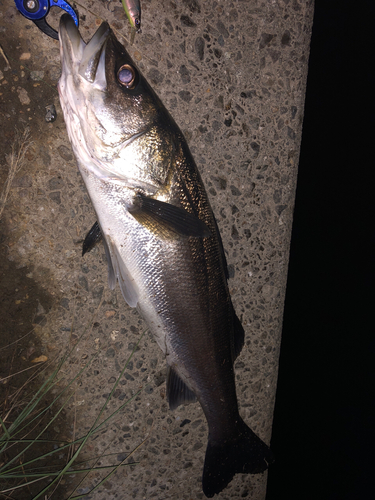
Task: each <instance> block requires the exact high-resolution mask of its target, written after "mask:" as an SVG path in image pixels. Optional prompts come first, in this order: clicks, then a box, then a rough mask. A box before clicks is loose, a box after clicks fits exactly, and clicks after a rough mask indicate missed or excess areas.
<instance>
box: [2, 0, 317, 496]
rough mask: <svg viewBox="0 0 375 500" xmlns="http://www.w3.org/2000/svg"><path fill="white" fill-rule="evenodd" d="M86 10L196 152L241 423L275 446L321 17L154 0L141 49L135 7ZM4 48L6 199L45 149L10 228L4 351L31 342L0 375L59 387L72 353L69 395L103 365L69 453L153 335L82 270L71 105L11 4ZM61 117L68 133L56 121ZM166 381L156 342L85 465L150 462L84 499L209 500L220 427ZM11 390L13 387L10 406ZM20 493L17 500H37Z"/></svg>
mask: <svg viewBox="0 0 375 500" xmlns="http://www.w3.org/2000/svg"><path fill="white" fill-rule="evenodd" d="M73 6H74V7H75V8H76V10H77V11H78V13H79V19H80V31H81V33H82V36H83V38H84V39H85V40H86V41H87V40H88V39H90V37H91V36H92V34H93V33H94V32H95V31H96V29H97V28H98V26H99V25H100V23H101V20H107V21H108V22H109V23H110V25H111V26H112V28H113V29H114V30H116V35H117V37H118V38H119V40H120V41H121V42H122V43H124V44H125V46H126V48H127V50H128V51H129V52H130V54H131V56H132V57H133V59H134V60H135V61H136V63H137V64H138V66H139V68H140V69H141V71H142V72H143V74H144V75H145V76H146V78H147V79H148V81H149V83H150V84H151V85H152V87H153V88H154V90H155V91H156V92H157V94H158V95H159V96H160V97H161V99H162V101H163V103H164V104H165V106H166V107H167V109H168V110H169V111H170V113H171V114H172V116H173V117H174V119H175V120H176V122H177V124H178V125H179V126H180V128H181V130H182V131H183V133H184V135H185V137H186V139H187V141H188V143H189V146H190V148H191V151H192V154H193V156H194V158H195V160H196V163H197V166H198V169H199V170H200V172H201V175H202V177H203V180H204V183H205V186H206V189H207V191H208V194H209V198H210V201H211V204H212V208H213V211H214V213H215V216H216V219H217V222H218V225H219V229H220V232H221V235H222V239H223V243H224V248H225V251H226V256H227V260H228V265H229V274H230V280H229V287H230V291H231V296H232V300H233V303H234V306H235V309H236V312H237V314H238V316H239V317H240V319H241V321H242V324H243V325H244V328H245V335H246V337H245V346H244V348H243V351H242V353H241V355H240V356H239V358H238V359H237V361H236V363H235V371H236V383H237V396H238V401H239V406H240V413H241V415H242V417H243V419H244V420H245V422H246V423H247V424H248V425H249V426H250V427H251V428H252V429H253V430H254V432H256V433H257V434H258V435H259V436H260V437H261V438H262V439H263V440H265V441H266V442H268V443H269V441H270V438H271V432H272V417H273V408H274V401H275V393H276V384H277V368H278V358H279V349H280V340H281V329H282V315H283V303H284V297H285V289H286V278H287V268H288V258H289V243H290V236H291V227H292V217H293V206H294V195H295V187H296V178H297V167H298V157H299V147H300V141H301V133H302V121H303V109H304V95H305V86H306V77H307V69H308V57H309V43H310V35H311V26H312V15H313V3H312V2H305V1H302V0H301V1H298V0H294V1H291V2H287V1H284V0H274V1H267V2H264V1H260V0H259V1H258V0H254V1H247V2H245V1H234V2H223V1H221V2H220V1H214V0H206V1H202V0H200V1H198V0H184V1H180V0H176V1H170V0H161V1H158V2H155V1H153V0H144V1H142V33H140V34H137V35H136V36H135V40H134V44H133V45H130V42H129V40H130V31H129V23H128V21H127V18H126V16H125V13H124V10H123V8H122V6H121V3H119V2H117V1H99V0H98V1H96V2H92V1H90V2H88V1H86V2H85V1H84V0H82V4H78V3H73ZM60 15H61V10H59V9H57V8H52V9H51V12H50V14H49V16H48V21H49V23H50V24H51V25H52V26H53V27H54V28H55V29H56V28H57V26H58V19H59V17H60ZM0 44H1V47H2V50H3V55H1V54H0V99H1V107H0V115H1V122H0V132H1V138H2V148H1V151H0V165H1V170H0V189H1V188H2V187H3V186H4V185H5V182H6V179H7V177H8V171H9V162H10V155H11V153H12V147H13V148H14V147H15V152H17V142H16V139H17V130H18V131H19V133H21V134H22V132H23V131H24V129H25V127H28V129H29V137H30V140H31V141H32V144H31V145H30V147H29V148H28V150H27V152H26V154H25V158H24V161H23V162H22V163H21V165H20V168H19V170H18V171H17V172H16V174H15V178H14V181H13V183H12V185H11V188H10V191H9V195H8V196H7V199H6V202H5V203H4V204H3V212H2V215H1V226H0V252H1V259H0V261H1V263H2V264H1V280H0V312H1V317H3V318H5V319H4V321H3V322H2V325H1V326H0V329H1V339H2V340H1V346H2V347H3V346H7V345H9V344H11V343H12V342H14V341H17V343H16V344H15V345H16V346H17V349H15V348H14V345H13V347H10V348H7V349H3V350H2V351H0V353H1V354H0V355H1V357H2V361H1V366H2V368H1V376H2V377H5V376H7V375H9V373H11V372H12V373H13V372H14V371H18V370H21V369H26V368H27V369H31V368H30V367H31V366H36V365H35V364H34V365H33V363H32V362H33V361H35V360H37V359H38V358H40V357H41V356H42V357H43V358H42V360H45V361H44V362H45V363H47V362H48V363H49V365H48V366H49V368H48V369H46V371H45V373H49V372H48V370H51V369H52V368H53V367H54V366H56V364H57V362H58V360H59V359H60V358H61V357H62V356H63V354H64V353H66V352H67V351H69V352H70V355H69V358H68V360H67V361H66V363H65V364H64V365H63V368H62V373H63V376H62V379H63V380H65V382H63V381H61V384H60V385H61V387H62V386H64V383H65V384H66V380H69V377H70V378H72V377H73V376H74V375H75V374H76V373H78V371H79V370H80V368H82V367H83V366H85V364H86V363H87V362H88V361H90V364H89V366H88V367H87V368H86V369H85V370H84V372H83V374H82V375H81V377H80V378H79V379H77V380H76V381H75V382H74V384H73V386H72V389H71V390H69V391H68V392H69V394H71V396H72V397H71V399H70V400H69V401H68V402H67V403H66V406H65V407H64V411H63V413H62V414H61V415H60V416H59V420H57V421H56V422H58V423H56V424H55V425H54V427H55V430H54V431H53V432H55V433H56V437H57V439H60V440H62V441H63V440H68V441H69V440H73V439H74V438H75V437H77V436H82V435H83V434H85V433H86V432H87V431H88V430H89V429H90V427H91V426H92V424H93V423H94V421H95V419H96V417H97V416H98V414H99V412H100V410H101V408H102V406H103V404H104V402H105V400H106V397H107V396H108V394H109V393H110V392H111V390H112V388H113V386H114V384H115V383H116V381H117V380H118V378H119V376H120V373H121V371H122V369H123V367H124V366H125V364H126V361H127V359H128V358H129V356H130V354H131V353H132V352H133V350H134V348H135V346H136V344H137V342H138V341H139V339H140V336H141V334H142V332H144V331H145V324H144V323H143V321H142V319H141V318H140V316H139V315H138V313H137V312H136V311H135V310H133V309H130V308H129V307H128V306H127V305H126V304H125V302H124V300H123V298H122V296H121V293H120V290H119V288H118V287H117V288H116V289H115V290H114V291H111V290H109V288H108V285H107V264H106V259H105V255H104V249H103V247H102V245H101V244H99V245H97V246H96V247H95V248H94V249H93V250H92V251H91V252H90V253H88V254H87V255H85V256H84V257H83V258H82V257H81V249H82V242H83V239H84V237H85V235H86V234H87V232H88V230H89V229H90V228H91V226H92V224H93V223H94V222H95V219H96V218H95V214H94V211H93V208H92V206H91V203H90V200H89V197H88V195H87V193H86V190H85V187H84V185H83V182H82V180H81V177H80V175H79V174H78V170H77V167H76V165H75V160H74V157H73V153H72V150H71V147H70V144H69V141H68V137H67V133H66V129H65V123H64V120H63V116H62V111H61V107H60V104H59V98H58V93H57V89H56V85H57V82H58V78H59V75H60V59H59V46H58V42H57V41H56V40H52V39H51V38H48V37H47V36H45V35H44V34H42V33H41V32H40V31H39V30H38V28H37V27H36V26H35V25H34V24H33V23H32V22H30V21H28V20H26V19H25V18H24V17H23V16H21V15H20V14H19V13H18V11H17V9H16V7H15V4H14V2H12V1H11V0H2V2H1V12H0ZM51 104H53V105H54V106H55V108H56V112H57V118H56V120H55V121H53V122H47V121H46V120H45V116H46V106H49V105H51ZM21 143H22V140H21ZM18 144H19V143H18ZM0 208H1V207H0ZM182 300H183V298H182ZM28 373H29V372H28ZM165 375H166V366H165V361H164V359H163V355H162V353H161V351H160V350H159V348H158V346H157V344H156V342H155V340H154V339H153V338H152V337H151V336H150V334H149V333H148V332H146V333H144V335H143V337H142V338H141V340H140V342H139V345H138V347H136V350H135V352H134V354H133V357H132V359H131V361H130V363H129V364H128V366H127V368H126V370H125V372H124V375H123V376H122V378H121V380H120V381H119V383H118V386H117V387H116V388H115V391H114V393H113V397H112V399H111V401H110V403H109V405H108V408H107V410H106V411H105V413H104V416H103V417H101V419H102V420H103V418H105V417H107V416H109V414H110V413H111V412H115V411H116V410H117V409H118V408H120V407H121V405H123V404H124V403H125V402H126V401H128V399H130V398H132V399H131V401H130V402H129V403H128V404H127V405H126V406H125V407H124V408H122V409H120V411H119V412H118V413H117V414H115V415H114V416H113V417H112V418H111V419H110V420H109V421H108V422H107V423H106V425H105V426H103V427H102V428H101V429H100V431H98V433H97V434H96V435H95V437H94V439H92V440H90V441H89V442H88V444H87V447H86V448H85V450H84V452H83V456H84V457H85V458H90V457H100V458H99V459H98V461H97V465H98V464H101V465H107V464H118V463H119V462H121V461H123V460H124V461H125V463H129V462H137V463H136V464H133V465H127V466H126V467H122V468H119V469H118V470H117V472H116V473H115V474H114V475H113V476H111V478H110V479H109V480H108V481H107V482H106V483H105V484H104V485H101V486H100V487H99V488H98V489H97V490H96V491H94V492H92V493H89V492H90V490H91V489H92V488H93V487H94V486H95V485H96V484H98V481H99V479H100V477H102V476H101V475H100V473H99V472H95V473H93V474H91V475H90V476H89V477H88V478H87V479H86V480H85V482H84V483H82V484H81V485H79V486H78V490H77V491H76V494H78V493H80V494H86V496H85V498H87V499H89V498H90V499H95V500H96V499H106V500H112V499H133V498H134V499H137V500H138V499H139V500H140V499H149V498H155V499H160V500H161V499H173V500H177V499H178V500H190V499H193V500H195V499H201V498H204V495H203V493H202V490H201V475H202V469H203V462H204V455H205V449H206V442H207V425H206V421H205V418H204V415H203V412H202V410H201V408H200V406H199V404H198V403H195V404H190V405H186V406H181V407H179V408H178V409H177V410H175V411H174V412H172V411H170V410H169V408H168V405H167V401H166V394H165ZM41 377H43V375H41ZM39 382H40V379H39ZM8 389H9V384H8V385H7V386H6V384H5V383H4V384H3V387H2V388H1V390H3V391H7V390H8ZM56 390H57V389H56ZM138 391H140V392H139V394H137V393H138ZM59 404H60V403H59ZM53 408H54V409H53V411H55V412H56V411H57V410H58V408H59V406H58V404H57V405H55V406H54V407H53ZM51 411H52V410H51ZM132 450H136V451H134V453H132V454H131V455H130V456H129V454H130V453H131V452H132ZM108 454H111V456H105V457H104V456H103V455H108ZM60 458H61V460H62V461H64V460H66V458H67V457H66V454H64V453H62V454H61V457H60ZM276 459H277V457H276ZM266 480H267V474H266V473H265V474H262V475H258V476H254V475H241V474H239V475H237V476H236V477H235V479H234V480H233V481H232V482H231V483H230V485H229V486H228V487H227V488H226V489H225V490H224V491H223V492H222V493H221V494H220V495H219V497H218V498H220V499H222V500H226V499H228V500H229V499H240V498H252V499H254V500H258V499H259V500H261V499H264V498H265V491H266ZM73 484H74V485H76V484H77V478H76V479H74V478H73V479H64V480H63V482H62V484H61V485H60V490H59V491H60V492H59V493H55V494H54V495H55V496H54V495H52V497H51V498H58V499H60V498H63V497H65V496H66V497H67V496H68V493H69V491H70V489H69V488H72V486H73ZM61 491H63V493H62V492H61ZM17 495H18V496H17ZM22 495H23V493H17V494H14V496H12V498H18V499H23V498H30V494H29V493H27V492H25V493H24V495H25V496H22ZM28 495H29V496H28ZM56 495H57V496H56Z"/></svg>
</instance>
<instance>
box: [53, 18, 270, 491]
mask: <svg viewBox="0 0 375 500" xmlns="http://www.w3.org/2000/svg"><path fill="white" fill-rule="evenodd" d="M59 38H60V44H61V45H60V47H61V60H62V74H61V78H60V81H59V94H60V101H61V106H62V109H63V112H64V118H65V122H66V126H67V130H68V134H69V138H70V141H71V144H72V147H73V151H74V154H75V156H76V159H77V163H78V167H79V170H80V172H81V174H82V177H83V179H84V182H85V184H86V187H87V191H88V193H89V195H90V198H91V201H92V204H93V206H94V208H95V211H96V214H97V218H98V223H99V227H100V231H101V233H102V235H103V242H104V245H105V249H106V254H107V258H108V262H109V285H110V287H111V288H114V286H115V284H116V281H118V283H119V285H120V288H121V291H122V294H123V296H124V298H125V300H126V302H127V303H128V304H129V306H130V307H136V308H137V309H138V311H139V313H140V314H141V315H142V317H143V318H144V320H145V322H146V323H147V325H148V328H149V330H150V331H151V332H152V333H153V335H154V336H155V339H156V341H157V343H158V345H159V347H160V348H161V349H162V351H163V352H164V353H165V356H166V361H167V366H168V375H167V395H168V401H169V405H170V408H171V409H172V410H173V409H174V408H176V407H177V406H178V405H180V404H182V403H187V402H189V401H195V400H196V399H197V400H198V401H199V403H200V404H201V406H202V408H203V411H204V414H205V416H206V419H207V422H208V427H209V435H208V445H207V452H206V458H205V464H204V470H203V478H202V486H203V492H204V493H205V495H206V496H207V497H212V496H213V495H214V494H216V493H219V492H220V491H222V490H223V489H224V488H225V487H226V486H227V485H228V483H229V482H230V481H231V480H232V478H233V476H234V475H235V474H236V473H260V472H263V471H264V470H266V469H267V467H268V464H269V463H270V462H272V460H273V457H272V453H271V451H270V450H269V448H268V446H267V445H266V444H265V443H263V441H261V439H259V438H258V437H257V436H256V435H255V434H254V432H253V431H252V430H251V429H250V428H249V427H248V426H247V425H246V424H245V423H244V422H243V420H242V418H241V417H240V415H239V412H238V404H237V398H236V387H235V379H234V372H233V362H234V360H235V358H236V357H237V356H238V354H239V353H240V351H241V348H242V346H243V343H244V331H243V328H242V326H241V323H240V321H239V319H238V318H237V316H236V314H235V312H234V309H233V305H232V301H231V298H230V295H229V291H228V285H227V279H228V275H227V265H226V260H225V256H224V251H223V246H222V242H221V238H220V234H219V231H218V227H217V224H216V221H215V218H214V215H213V213H212V210H211V207H210V204H209V201H208V198H207V194H206V191H205V189H204V186H203V183H202V180H201V177H200V175H199V172H198V170H197V167H196V165H195V163H194V160H193V158H192V156H191V153H190V151H189V148H188V146H187V143H186V141H185V139H184V137H183V135H182V133H181V131H180V130H179V128H178V127H177V125H176V123H175V122H174V120H173V118H172V117H171V116H170V115H169V113H168V111H167V110H166V109H165V107H164V106H163V104H162V103H161V101H160V99H159V98H158V97H157V95H156V94H155V92H154V91H153V90H152V89H151V87H150V86H149V84H148V83H147V81H146V80H145V78H144V77H143V75H142V74H141V73H140V72H139V70H138V69H137V67H136V66H135V64H134V63H133V61H132V59H131V58H130V56H129V54H128V53H127V52H126V50H125V49H124V47H123V46H122V45H121V44H120V43H119V42H118V40H117V39H116V37H115V36H114V34H113V32H112V31H111V29H110V28H109V26H108V24H107V23H103V24H102V25H101V26H100V28H99V29H98V30H97V32H96V33H95V35H94V36H93V37H92V39H91V40H90V42H89V43H88V44H87V45H86V44H85V43H84V41H83V40H82V38H81V36H80V34H79V31H78V30H77V28H76V26H75V24H74V22H73V20H72V19H71V18H70V16H68V15H64V16H62V18H61V22H60V31H59Z"/></svg>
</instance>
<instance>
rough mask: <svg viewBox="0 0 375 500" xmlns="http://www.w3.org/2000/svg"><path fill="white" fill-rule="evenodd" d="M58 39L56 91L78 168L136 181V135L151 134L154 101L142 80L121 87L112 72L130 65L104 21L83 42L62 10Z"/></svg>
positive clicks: (158, 105)
mask: <svg viewBox="0 0 375 500" xmlns="http://www.w3.org/2000/svg"><path fill="white" fill-rule="evenodd" d="M59 38H60V54H61V62H62V73H61V77H60V80H59V83H58V90H59V95H60V102H61V106H62V108H63V112H64V116H66V120H65V121H66V126H67V130H68V135H69V139H70V142H71V143H72V146H73V150H74V153H75V156H76V157H77V159H78V163H79V167H80V169H81V171H82V168H86V169H88V170H89V171H91V172H92V173H93V174H94V175H95V176H96V177H98V178H101V179H104V180H105V179H107V178H112V179H117V180H118V181H120V182H122V183H125V184H128V185H129V184H131V183H132V180H135V181H137V180H141V181H142V179H140V178H141V177H142V175H143V174H142V173H140V172H139V168H138V167H137V164H138V163H137V162H138V160H137V157H139V155H140V154H142V153H141V151H140V148H141V146H139V147H138V141H137V139H138V138H140V137H142V135H143V134H145V133H147V132H148V133H152V127H153V124H154V123H155V120H156V117H157V116H158V115H159V114H160V110H161V109H162V105H161V103H160V100H159V99H158V98H157V96H156V95H155V93H154V92H153V90H152V89H151V88H150V87H149V86H148V84H147V82H146V81H143V80H142V81H141V82H137V83H138V85H137V90H134V91H133V90H129V89H127V91H126V92H124V90H123V89H122V88H121V85H119V83H118V81H117V78H116V75H117V72H118V71H119V69H120V68H121V67H123V66H131V67H132V68H135V65H134V63H133V61H132V59H131V57H130V56H129V54H128V53H127V52H126V50H125V49H124V47H123V46H122V45H121V44H120V43H119V42H118V41H117V39H116V37H115V36H114V34H113V32H112V30H111V29H110V28H109V26H108V24H107V23H102V25H101V26H100V27H99V29H98V30H97V31H96V33H95V34H94V36H93V37H92V38H91V40H90V41H89V42H88V43H87V44H86V43H85V42H84V41H83V40H82V38H81V35H80V33H79V31H78V29H77V27H76V26H75V24H74V21H73V20H72V18H71V17H70V16H69V15H67V14H64V15H63V16H62V17H61V20H60V27H59ZM134 71H136V78H141V77H140V75H139V74H138V72H137V70H136V69H134ZM135 94H136V95H135ZM135 102H136V105H135V104H134V103H135ZM143 181H145V179H143Z"/></svg>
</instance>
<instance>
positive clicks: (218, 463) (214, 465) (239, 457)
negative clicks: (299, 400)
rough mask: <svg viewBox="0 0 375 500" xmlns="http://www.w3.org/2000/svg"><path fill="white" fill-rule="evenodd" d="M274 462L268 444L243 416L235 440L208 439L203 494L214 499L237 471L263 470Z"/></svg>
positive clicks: (248, 472)
mask: <svg viewBox="0 0 375 500" xmlns="http://www.w3.org/2000/svg"><path fill="white" fill-rule="evenodd" d="M273 461H274V458H273V454H272V452H271V450H270V449H269V448H268V446H267V445H266V444H265V443H263V441H262V440H261V439H260V438H258V436H257V435H256V434H254V432H253V431H252V430H251V429H250V428H249V427H248V426H247V425H246V424H245V422H244V421H243V420H242V419H241V420H240V421H239V422H238V424H237V426H236V432H235V434H234V435H233V438H232V439H230V440H227V441H223V442H214V441H213V440H211V439H210V437H209V438H208V445H207V451H206V459H205V461H204V469H203V478H202V486H203V493H204V494H205V495H206V497H208V498H212V497H213V496H214V495H215V494H217V493H220V492H221V491H222V490H223V489H224V488H225V487H226V486H227V485H228V484H229V483H230V482H231V480H232V479H233V477H234V475H235V474H237V473H247V474H258V473H260V472H264V471H265V470H266V469H267V468H268V465H269V464H270V463H272V462H273Z"/></svg>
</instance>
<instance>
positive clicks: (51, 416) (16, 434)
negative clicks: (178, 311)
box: [0, 306, 144, 500]
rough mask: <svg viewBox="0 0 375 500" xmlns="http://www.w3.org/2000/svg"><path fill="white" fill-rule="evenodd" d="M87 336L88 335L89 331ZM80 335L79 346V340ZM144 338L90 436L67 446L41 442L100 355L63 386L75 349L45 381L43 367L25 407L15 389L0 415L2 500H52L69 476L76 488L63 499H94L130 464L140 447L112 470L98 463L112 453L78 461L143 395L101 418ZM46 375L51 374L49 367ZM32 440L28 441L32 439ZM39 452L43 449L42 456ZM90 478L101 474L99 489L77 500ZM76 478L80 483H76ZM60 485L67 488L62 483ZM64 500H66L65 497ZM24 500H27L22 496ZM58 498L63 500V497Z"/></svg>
mask: <svg viewBox="0 0 375 500" xmlns="http://www.w3.org/2000/svg"><path fill="white" fill-rule="evenodd" d="M99 307H100V306H99ZM85 331H87V328H86V329H85ZM84 333H85V332H84ZM84 333H83V334H82V335H81V337H80V338H79V340H78V341H80V340H81V339H82V337H83V335H84ZM143 335H144V332H143V334H142V335H141V337H140V339H139V340H138V342H137V345H136V346H135V347H134V349H133V351H132V353H131V354H130V356H129V358H128V359H127V361H126V363H125V366H124V368H123V370H122V371H121V373H120V376H119V377H118V378H117V381H116V382H115V383H114V385H113V387H112V390H111V392H110V394H109V396H108V397H107V399H106V401H105V403H104V404H103V406H102V408H101V410H100V411H99V413H98V415H97V416H96V418H95V420H94V423H93V424H92V425H91V427H90V430H89V431H88V432H87V433H86V434H84V435H82V436H80V437H78V438H73V440H72V441H71V442H69V441H65V442H62V441H61V440H57V439H46V438H45V436H46V435H47V437H48V435H49V434H52V435H53V433H54V430H53V425H54V424H55V423H56V422H57V421H58V419H59V418H61V414H62V412H63V411H66V409H67V406H68V404H69V403H70V402H71V401H72V398H73V397H74V388H75V386H76V384H77V382H79V380H80V378H81V377H82V375H83V373H84V372H85V371H86V370H87V369H88V368H89V366H90V365H91V363H92V361H93V360H94V359H95V358H96V357H97V355H98V353H96V354H94V355H93V356H92V357H91V358H90V359H89V360H88V361H87V362H86V364H85V365H84V366H82V367H81V368H80V369H79V371H78V373H77V374H76V375H75V376H73V377H72V378H70V380H67V381H65V380H64V378H63V376H62V369H63V367H64V366H65V364H66V363H67V361H68V359H69V358H70V356H71V354H72V352H73V350H74V349H75V348H76V345H75V346H74V348H71V349H70V350H68V351H67V353H66V354H65V355H64V356H63V358H62V359H61V360H60V361H59V362H58V364H57V366H56V368H54V369H53V370H52V372H51V373H50V374H49V375H48V376H46V374H45V373H46V371H47V370H46V366H43V367H41V366H37V367H36V373H34V374H33V376H32V377H30V378H29V380H28V385H30V384H31V382H33V383H34V385H35V381H36V380H37V379H41V378H45V380H44V381H43V382H40V386H39V388H38V389H37V390H35V393H34V394H32V395H31V396H29V399H28V401H25V400H24V401H23V402H22V401H20V397H21V396H20V395H21V394H22V390H21V389H25V388H24V387H23V388H21V389H19V390H18V391H16V395H15V398H13V402H12V404H11V405H10V407H9V408H7V409H6V410H5V409H3V411H2V413H0V426H1V427H0V485H5V486H0V494H2V495H3V496H2V498H4V499H10V498H12V499H14V498H21V497H20V496H17V495H19V494H23V495H24V494H25V489H26V490H27V492H28V495H29V496H28V497H27V498H32V499H34V500H36V499H38V498H43V499H46V498H51V495H53V492H54V491H55V490H56V488H58V487H59V485H60V486H61V482H62V480H65V479H66V478H68V477H72V476H73V477H75V484H74V486H73V487H72V491H71V492H70V493H67V495H68V496H67V497H66V498H68V499H69V500H78V499H79V498H84V497H86V496H87V495H89V494H91V493H93V492H94V491H95V490H96V489H97V488H99V487H100V486H102V485H103V484H104V483H105V482H106V481H107V480H108V479H109V478H110V477H111V476H112V475H113V474H115V472H116V471H117V470H118V469H119V468H120V467H124V466H128V465H130V464H129V463H125V461H127V460H128V459H129V457H130V456H131V455H132V454H133V453H134V452H135V451H136V450H137V449H138V448H139V447H140V446H141V445H142V444H143V442H144V441H143V442H142V443H140V445H138V446H137V447H136V448H135V449H134V450H133V451H131V452H130V453H129V454H128V455H127V456H126V457H125V459H124V460H123V461H122V462H120V463H116V464H111V465H106V466H101V465H100V463H101V460H102V459H104V458H106V459H108V457H110V456H111V455H113V454H115V453H110V454H107V455H104V454H103V455H101V456H97V457H93V458H89V459H88V460H84V461H79V457H80V456H81V455H82V452H83V451H84V450H85V446H86V445H87V444H88V443H89V441H90V440H91V439H92V438H94V437H95V436H96V435H97V433H98V432H99V431H100V430H102V429H103V428H104V427H105V426H106V425H107V424H108V423H109V422H110V420H111V419H113V418H114V417H115V416H116V415H117V414H118V413H119V412H121V410H122V409H123V408H124V407H125V406H126V405H127V404H129V403H130V402H131V401H132V400H133V399H135V398H136V397H137V396H138V395H139V393H140V392H141V391H142V388H141V389H140V390H138V391H137V392H136V393H135V394H134V395H133V396H132V397H131V398H129V399H128V400H127V401H126V402H125V403H123V404H122V405H121V406H120V407H119V408H117V409H116V410H115V411H113V412H112V413H110V415H109V416H107V417H105V415H104V414H105V411H106V410H107V407H108V403H109V401H110V400H111V398H112V395H113V393H114V391H115V390H116V388H117V386H118V384H119V382H120V380H121V378H122V376H123V374H124V372H125V370H126V368H127V366H128V364H129V362H130V360H131V358H132V357H133V354H134V352H135V351H136V349H137V347H138V345H139V342H140V341H141V339H142V337H143ZM40 365H42V363H41V364H40ZM41 368H42V369H41ZM49 369H51V363H50V365H49ZM63 380H64V381H63ZM62 382H63V383H62ZM62 386H63V387H62ZM61 387H62V388H61ZM54 393H56V394H54ZM30 435H32V437H31V438H30ZM41 449H43V452H42V453H41ZM62 453H63V454H65V455H67V458H66V461H65V463H62V460H61V458H59V456H60V457H61V454H62ZM117 453H118V452H117ZM86 454H87V453H86ZM134 464H135V462H132V463H131V465H134ZM93 472H95V473H100V477H101V479H100V481H99V482H98V484H97V485H96V486H95V487H93V488H92V489H91V490H90V491H86V490H87V488H86V490H85V493H84V494H78V495H77V494H76V495H75V492H77V489H78V488H79V487H80V486H82V484H83V482H84V481H85V480H86V479H87V478H88V476H89V475H90V474H92V473H93ZM77 477H78V479H79V481H77ZM63 482H64V483H66V481H63ZM77 483H78V484H77ZM36 488H38V489H39V490H40V491H38V492H37V493H35V491H37V490H36ZM22 492H23V493H22ZM14 495H15V496H14ZM64 495H65V496H66V494H65V493H64ZM22 498H25V497H24V496H22ZM56 498H57V497H56ZM58 498H61V492H60V493H59V496H58Z"/></svg>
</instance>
